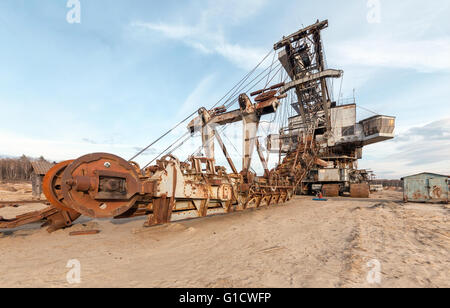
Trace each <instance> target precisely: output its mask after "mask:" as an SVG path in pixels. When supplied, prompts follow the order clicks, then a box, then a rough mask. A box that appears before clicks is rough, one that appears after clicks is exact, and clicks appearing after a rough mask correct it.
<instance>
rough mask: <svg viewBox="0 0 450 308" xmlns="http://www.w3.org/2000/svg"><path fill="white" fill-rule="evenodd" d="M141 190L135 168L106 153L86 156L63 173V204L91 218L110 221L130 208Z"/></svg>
mask: <svg viewBox="0 0 450 308" xmlns="http://www.w3.org/2000/svg"><path fill="white" fill-rule="evenodd" d="M140 189H141V182H140V179H139V174H138V172H137V168H136V166H135V165H133V164H130V163H129V162H127V161H126V160H124V159H122V158H120V157H118V156H115V155H113V154H107V153H95V154H89V155H86V156H83V157H80V158H79V159H77V160H75V161H74V162H72V163H71V164H70V165H69V166H68V167H67V169H66V170H65V171H64V173H63V178H62V193H63V196H64V203H65V204H67V206H69V207H70V208H72V209H74V210H76V211H77V212H79V213H81V214H83V215H85V216H88V217H91V218H114V217H117V216H120V215H122V214H124V213H125V212H127V211H128V210H129V209H130V208H132V207H133V206H134V205H135V203H136V201H137V198H138V194H139V192H140Z"/></svg>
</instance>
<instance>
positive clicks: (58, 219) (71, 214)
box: [42, 160, 81, 232]
mask: <svg viewBox="0 0 450 308" xmlns="http://www.w3.org/2000/svg"><path fill="white" fill-rule="evenodd" d="M72 162H73V160H68V161H64V162H62V163H59V164H57V165H55V166H54V167H53V168H51V169H50V170H49V171H48V172H47V174H46V175H45V177H44V179H43V181H42V190H43V192H44V195H45V197H46V198H47V200H48V201H49V202H50V204H51V205H52V206H53V207H54V208H56V209H57V210H58V212H57V213H54V214H52V215H50V216H48V217H47V218H46V219H47V223H46V224H45V225H46V226H49V228H48V230H49V232H53V231H56V230H58V229H60V228H64V227H69V226H71V225H72V223H73V222H74V221H75V220H77V219H78V218H79V217H80V216H81V214H80V213H78V212H76V211H75V210H73V209H71V208H70V207H69V206H68V205H67V204H65V203H64V196H63V193H62V185H61V183H62V175H63V173H64V171H65V170H66V168H67V166H69V165H70V164H71V163H72Z"/></svg>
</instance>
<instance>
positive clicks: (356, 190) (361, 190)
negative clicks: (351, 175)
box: [350, 183, 370, 198]
mask: <svg viewBox="0 0 450 308" xmlns="http://www.w3.org/2000/svg"><path fill="white" fill-rule="evenodd" d="M350 196H351V197H352V198H369V197H370V188H369V184H366V183H363V184H351V185H350Z"/></svg>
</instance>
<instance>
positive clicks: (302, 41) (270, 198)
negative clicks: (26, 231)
mask: <svg viewBox="0 0 450 308" xmlns="http://www.w3.org/2000/svg"><path fill="white" fill-rule="evenodd" d="M327 26H328V21H323V22H319V21H318V22H317V23H316V24H313V25H311V26H309V27H306V28H304V29H301V30H299V31H297V32H296V33H294V34H292V35H289V36H288V37H283V39H282V40H281V41H280V42H278V43H276V44H275V45H274V48H273V50H271V52H269V53H268V54H267V55H266V57H265V58H264V59H263V60H262V61H261V62H260V63H259V64H258V65H257V66H256V67H255V69H253V70H252V71H251V72H250V73H249V74H247V75H246V76H245V77H244V78H243V79H242V80H241V81H240V82H239V83H238V84H236V86H235V87H233V88H232V89H231V90H230V92H228V93H227V94H226V95H225V96H224V97H223V98H222V99H221V100H220V101H219V102H217V103H216V105H214V106H213V107H212V108H211V109H209V110H208V109H206V108H200V109H199V110H198V111H197V112H195V113H193V114H191V115H189V116H188V117H186V119H185V120H183V121H181V122H180V123H178V124H177V125H176V126H175V127H174V128H172V129H171V130H169V131H168V132H167V133H165V134H163V135H162V136H161V137H160V138H158V139H157V140H156V141H155V142H153V143H151V144H150V145H149V146H147V147H145V148H144V149H143V150H142V151H140V152H139V153H138V154H137V155H135V156H134V157H133V158H131V159H130V160H129V161H126V160H124V159H123V158H120V157H118V156H116V155H113V154H107V153H94V154H89V155H85V156H83V157H80V158H78V159H76V160H70V161H65V162H62V163H60V164H58V165H56V166H55V167H54V168H52V169H51V170H50V171H49V172H48V173H47V175H46V176H45V178H44V185H43V188H44V193H45V195H46V197H47V200H48V201H49V202H50V203H51V207H50V208H48V209H46V210H44V211H40V212H34V213H29V214H26V215H22V216H18V217H16V218H15V219H4V218H2V217H0V228H16V227H18V226H21V225H24V224H28V223H34V222H38V221H41V220H43V221H45V224H44V225H46V226H49V228H48V231H49V232H53V231H55V230H58V229H60V228H65V227H69V226H70V225H71V224H72V223H73V222H74V221H75V220H76V219H78V218H79V217H80V216H81V215H84V216H87V217H91V218H108V219H122V218H130V217H138V216H146V217H147V220H146V223H145V226H153V225H158V224H165V223H169V222H171V221H175V220H179V219H186V218H195V217H205V216H209V215H215V214H222V213H232V212H235V211H242V210H246V209H250V208H259V207H263V206H272V205H277V204H281V203H285V202H287V201H289V200H290V199H291V198H292V197H293V195H294V194H295V193H297V192H303V191H304V189H303V188H304V187H306V186H307V185H310V186H311V184H312V185H313V186H314V184H315V183H312V182H311V181H314V174H315V173H314V172H315V170H319V175H320V174H321V172H322V171H324V170H325V171H326V172H325V173H327V172H328V173H330V170H331V169H329V168H330V165H332V164H334V163H335V162H336V161H337V163H339V166H341V165H343V164H341V160H342V161H345V162H347V161H352V162H353V161H355V160H356V159H357V157H355V156H353V158H351V157H350V156H351V155H355V153H356V151H353V150H351V151H348V149H349V148H350V149H353V148H355V147H357V148H362V146H364V145H366V144H370V143H374V142H379V141H383V140H387V139H389V138H390V135H389V133H392V131H393V129H392V131H391V130H390V128H391V126H392V125H393V120H392V119H391V118H389V117H374V118H371V119H369V120H368V121H367V122H362V123H360V124H354V125H355V126H354V127H353V128H352V129H351V130H350V128H349V127H346V132H347V131H351V132H354V135H350V134H348V133H347V134H346V136H345V137H346V139H345V138H342V139H341V140H339V141H337V140H336V138H335V137H336V132H334V131H333V128H334V127H335V126H336V125H335V123H332V121H333V119H335V118H336V114H338V113H337V112H338V111H336V103H335V102H334V103H333V102H332V101H331V95H330V89H329V88H330V87H329V86H328V83H327V78H339V77H340V76H341V75H342V71H337V70H329V69H327V68H326V67H325V61H324V52H323V46H322V40H321V36H320V32H321V30H323V29H324V28H326V27H327ZM278 50H281V51H280V52H279V53H278V59H279V63H278V64H276V63H275V55H276V53H277V51H278ZM272 53H273V55H274V56H273V60H272V63H271V64H270V65H267V68H263V67H261V66H262V64H263V63H264V61H266V59H270V58H269V56H270V55H271V54H272ZM282 68H284V70H285V71H283V70H282ZM258 70H259V71H258ZM255 75H256V77H255ZM251 77H252V78H253V79H251ZM275 77H278V78H279V82H278V83H276V84H273V85H270V84H271V82H272V80H274V78H275ZM259 85H262V86H263V88H262V89H260V90H256V91H254V92H251V93H250V97H254V99H253V101H252V99H251V98H250V97H249V96H248V95H247V94H246V93H249V92H250V91H251V90H255V87H256V86H259ZM291 90H294V91H291ZM289 100H290V101H289ZM220 103H222V104H223V105H219V104H220ZM233 106H236V107H235V108H232V107H233ZM291 106H292V108H293V109H294V110H295V111H297V115H292V113H291V111H290V109H289V108H290V107H291ZM344 109H345V110H348V109H349V108H344ZM269 115H270V116H273V118H274V120H273V121H275V122H277V123H278V124H279V127H280V134H279V135H269V136H267V151H268V155H269V154H270V153H276V154H277V155H278V164H277V165H276V167H275V168H273V169H271V170H269V167H268V160H269V156H267V157H265V156H264V151H263V147H262V144H261V142H260V141H259V137H258V131H259V128H260V126H261V122H262V121H261V119H262V118H263V117H264V116H269ZM192 118H193V119H192ZM189 120H191V121H190V122H189V124H188V125H187V129H188V132H187V133H186V134H185V135H184V136H183V137H181V138H180V139H178V140H176V141H175V142H174V143H172V144H171V146H170V147H168V148H167V149H166V150H165V151H163V152H162V153H161V154H160V155H158V156H157V157H156V158H155V159H153V160H152V161H151V162H150V163H148V164H147V165H146V166H145V167H144V168H140V167H139V165H138V164H137V163H135V162H134V160H135V159H136V158H137V157H138V156H139V155H141V154H143V153H144V152H145V151H146V150H148V149H150V148H151V147H153V146H154V145H155V144H156V143H157V142H159V141H160V140H162V139H163V138H165V137H167V136H168V135H169V134H170V133H171V132H173V131H174V130H175V129H176V128H178V127H179V126H180V125H182V124H183V123H186V122H187V121H189ZM347 122H348V121H347ZM350 122H351V121H350ZM232 123H242V128H243V140H242V157H241V158H242V169H241V170H242V171H240V172H238V169H237V168H236V165H235V162H234V161H233V159H232V158H231V156H230V154H229V151H228V149H227V146H226V145H225V143H224V139H223V138H222V135H223V132H224V131H225V129H226V128H227V127H229V125H230V124H232ZM386 123H387V124H388V127H387V129H386V127H384V126H383V125H384V124H386ZM286 124H287V125H288V126H287V127H286V126H283V125H286ZM350 124H351V123H350ZM346 125H349V124H346ZM358 125H360V126H358ZM380 125H381V127H380ZM343 131H344V130H343ZM195 133H198V134H200V135H201V141H202V145H201V147H200V149H199V150H202V151H203V152H204V155H202V154H198V153H199V152H200V151H199V150H197V151H195V152H194V153H193V154H192V155H190V156H189V157H188V159H186V160H185V161H180V160H179V159H177V158H176V157H175V156H174V155H173V152H174V151H175V150H177V149H179V148H180V147H181V146H182V145H183V144H184V143H185V142H186V141H187V140H188V139H189V138H191V137H193V136H194V135H195ZM358 134H359V135H358ZM362 134H365V135H362ZM225 137H226V135H225ZM352 138H353V139H352ZM215 143H217V144H218V145H219V146H220V149H221V150H222V153H223V155H224V156H225V159H226V161H227V163H228V165H229V166H228V167H229V168H230V170H231V172H230V173H228V172H227V169H226V168H225V167H222V166H216V157H215V150H214V145H215ZM349 144H350V146H349ZM233 146H234V145H233ZM352 146H353V148H352ZM235 149H236V148H235ZM343 149H344V150H346V151H347V152H345V151H344V150H343ZM339 151H340V152H339ZM254 152H257V153H258V156H259V159H260V162H261V165H262V167H263V169H264V175H262V176H258V175H257V174H256V173H255V172H254V171H253V168H252V158H253V153H254ZM336 155H338V156H339V155H341V156H342V157H343V158H342V159H341V158H339V157H340V156H339V157H338V158H336V157H337V156H336ZM330 157H331V158H330ZM344 158H345V159H344ZM340 159H341V160H340ZM352 159H353V160H352ZM328 173H327V174H328ZM350 173H351V174H355V172H354V171H352V172H350ZM311 179H312V180H311ZM326 184H327V185H329V184H330V183H328V182H327V183H326ZM333 185H334V186H333V187H334V188H336V187H335V186H336V184H335V183H333ZM341 188H342V186H339V185H337V192H338V193H339V191H340V189H341ZM353 189H354V187H353ZM335 190H336V189H335Z"/></svg>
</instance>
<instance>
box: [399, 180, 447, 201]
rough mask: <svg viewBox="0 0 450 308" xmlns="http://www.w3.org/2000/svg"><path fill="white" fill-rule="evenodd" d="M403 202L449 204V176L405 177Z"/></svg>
mask: <svg viewBox="0 0 450 308" xmlns="http://www.w3.org/2000/svg"><path fill="white" fill-rule="evenodd" d="M402 180H403V191H404V192H403V200H404V201H405V202H430V203H439V202H440V203H448V201H449V176H447V175H441V174H435V173H420V174H416V175H411V176H407V177H404V178H403V179H402Z"/></svg>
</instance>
